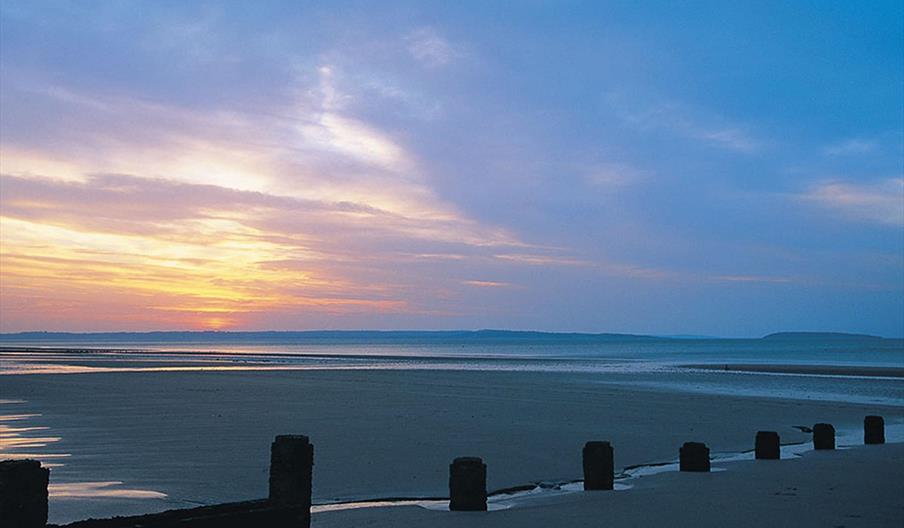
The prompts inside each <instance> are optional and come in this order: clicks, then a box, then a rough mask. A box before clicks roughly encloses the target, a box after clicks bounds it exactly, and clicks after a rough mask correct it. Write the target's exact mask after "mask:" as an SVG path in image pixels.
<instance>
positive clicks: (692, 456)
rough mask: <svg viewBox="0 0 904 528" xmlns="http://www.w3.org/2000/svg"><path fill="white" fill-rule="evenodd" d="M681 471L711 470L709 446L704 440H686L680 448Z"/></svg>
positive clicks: (679, 464)
mask: <svg viewBox="0 0 904 528" xmlns="http://www.w3.org/2000/svg"><path fill="white" fill-rule="evenodd" d="M678 468H679V469H680V470H681V471H702V472H706V471H709V448H708V447H706V444H704V443H702V442H685V443H684V445H683V446H681V449H679V450H678Z"/></svg>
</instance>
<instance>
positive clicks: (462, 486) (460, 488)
mask: <svg viewBox="0 0 904 528" xmlns="http://www.w3.org/2000/svg"><path fill="white" fill-rule="evenodd" d="M449 509H450V510H452V511H486V509H487V466H486V464H484V463H483V460H481V459H480V458H477V457H461V458H456V459H455V460H453V461H452V463H451V464H449Z"/></svg>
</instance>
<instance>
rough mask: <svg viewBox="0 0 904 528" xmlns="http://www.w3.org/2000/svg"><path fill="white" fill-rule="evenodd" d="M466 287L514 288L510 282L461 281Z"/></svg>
mask: <svg viewBox="0 0 904 528" xmlns="http://www.w3.org/2000/svg"><path fill="white" fill-rule="evenodd" d="M461 283H462V284H464V285H465V286H474V287H476V288H509V287H511V286H512V284H511V283H508V282H500V281H488V280H466V281H461Z"/></svg>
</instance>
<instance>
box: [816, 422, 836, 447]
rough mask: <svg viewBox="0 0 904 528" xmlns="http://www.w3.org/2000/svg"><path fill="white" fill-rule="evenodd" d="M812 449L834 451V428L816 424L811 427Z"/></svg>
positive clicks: (828, 425)
mask: <svg viewBox="0 0 904 528" xmlns="http://www.w3.org/2000/svg"><path fill="white" fill-rule="evenodd" d="M813 449H835V428H834V427H832V424H827V423H818V424H816V425H814V426H813Z"/></svg>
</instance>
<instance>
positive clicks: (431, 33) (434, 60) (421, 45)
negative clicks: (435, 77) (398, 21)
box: [405, 27, 461, 68]
mask: <svg viewBox="0 0 904 528" xmlns="http://www.w3.org/2000/svg"><path fill="white" fill-rule="evenodd" d="M405 42H406V43H407V45H408V52H409V53H410V54H411V56H412V57H414V58H415V59H416V60H417V61H418V62H420V63H421V64H423V65H425V66H428V67H431V68H436V67H439V66H445V65H446V64H448V63H449V62H451V61H453V60H455V59H456V58H458V57H460V56H461V52H460V51H459V50H457V49H455V48H454V47H453V46H452V44H451V43H449V41H448V40H446V39H445V38H443V37H442V36H441V35H440V34H439V32H438V31H437V30H436V29H434V28H432V27H422V28H419V29H416V30H414V31H412V32H411V33H409V34H408V36H407V37H405Z"/></svg>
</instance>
